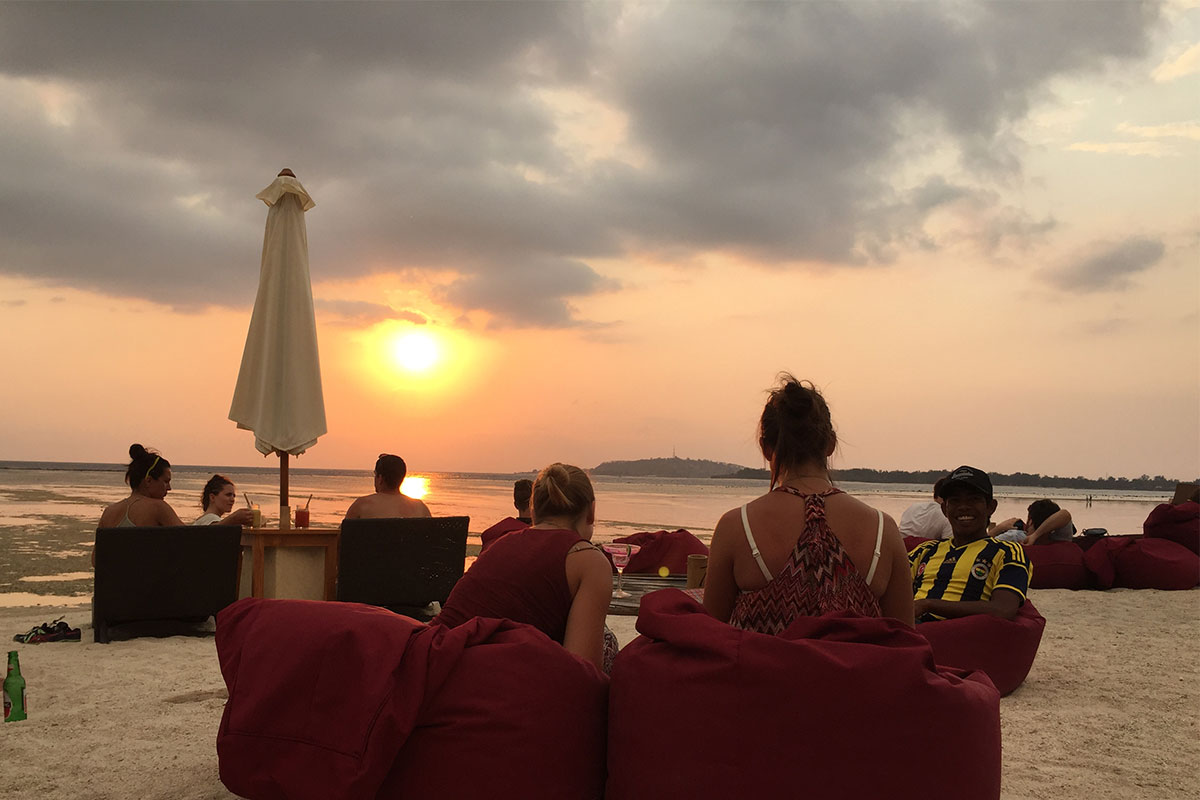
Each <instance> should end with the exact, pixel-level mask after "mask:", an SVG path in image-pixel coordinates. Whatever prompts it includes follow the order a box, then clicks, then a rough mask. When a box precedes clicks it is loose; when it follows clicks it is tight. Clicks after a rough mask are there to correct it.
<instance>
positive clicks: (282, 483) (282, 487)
mask: <svg viewBox="0 0 1200 800" xmlns="http://www.w3.org/2000/svg"><path fill="white" fill-rule="evenodd" d="M290 522H291V520H290V519H288V454H287V453H280V454H279V527H280V528H287V527H290Z"/></svg>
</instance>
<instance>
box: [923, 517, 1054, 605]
mask: <svg viewBox="0 0 1200 800" xmlns="http://www.w3.org/2000/svg"><path fill="white" fill-rule="evenodd" d="M908 562H909V567H910V568H911V570H912V582H913V599H914V600H920V599H922V598H925V597H929V598H932V599H935V600H955V601H961V600H991V599H992V592H994V591H995V590H996V589H1008V590H1010V591H1013V592H1016V593H1017V594H1019V595H1020V596H1021V602H1024V601H1025V595H1026V593H1027V592H1028V591H1029V579H1030V578H1031V577H1032V576H1033V566H1032V565H1031V564H1030V563H1029V558H1028V557H1026V555H1025V547H1024V546H1023V545H1020V544H1017V543H1016V542H998V541H996V540H995V539H992V538H990V537H984V538H983V539H976V540H975V541H973V542H971V543H969V544H965V545H963V546H962V547H955V546H954V540H953V539H941V540H937V539H935V540H932V541H928V542H922V543H921V544H919V545H917V546H916V547H914V548H913V550H912V552H911V553H909V554H908ZM931 616H934V617H937V615H931ZM937 618H938V619H941V617H937Z"/></svg>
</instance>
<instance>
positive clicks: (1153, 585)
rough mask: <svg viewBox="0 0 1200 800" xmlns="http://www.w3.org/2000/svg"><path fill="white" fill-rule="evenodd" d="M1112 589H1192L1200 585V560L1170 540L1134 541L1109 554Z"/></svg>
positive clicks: (1143, 539) (1137, 539) (1139, 539)
mask: <svg viewBox="0 0 1200 800" xmlns="http://www.w3.org/2000/svg"><path fill="white" fill-rule="evenodd" d="M1110 555H1111V558H1112V562H1113V568H1114V570H1115V572H1116V576H1115V580H1114V581H1113V586H1117V587H1121V588H1125V589H1192V588H1195V586H1196V584H1197V583H1200V556H1197V555H1196V554H1195V553H1193V552H1192V551H1191V550H1188V549H1187V548H1186V547H1184V546H1183V545H1181V544H1176V543H1175V542H1172V541H1170V540H1169V539H1154V538H1150V539H1145V538H1135V539H1134V541H1132V542H1130V543H1129V544H1128V546H1126V547H1123V548H1121V549H1119V550H1116V551H1113V552H1112V553H1110Z"/></svg>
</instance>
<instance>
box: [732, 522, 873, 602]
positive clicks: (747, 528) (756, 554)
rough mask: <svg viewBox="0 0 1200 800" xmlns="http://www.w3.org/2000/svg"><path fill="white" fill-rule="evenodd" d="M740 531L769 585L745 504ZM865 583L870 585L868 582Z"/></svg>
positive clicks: (767, 571) (768, 575)
mask: <svg viewBox="0 0 1200 800" xmlns="http://www.w3.org/2000/svg"><path fill="white" fill-rule="evenodd" d="M742 530H744V531H745V532H746V544H748V545H750V555H752V556H754V560H755V561H757V562H758V568H759V569H761V570H762V574H763V577H765V578H766V579H767V582H768V583H770V582H771V581H772V580H774V578H772V577H771V570H769V569H767V563H766V562H765V561H763V557H762V553H760V552H758V543H757V542H755V541H754V534H753V533H751V532H750V518H749V517H747V516H746V505H745V503H743V504H742ZM881 530H882V528H881ZM876 549H878V545H876ZM872 571H874V565H872ZM867 582H868V583H870V580H868V581H867Z"/></svg>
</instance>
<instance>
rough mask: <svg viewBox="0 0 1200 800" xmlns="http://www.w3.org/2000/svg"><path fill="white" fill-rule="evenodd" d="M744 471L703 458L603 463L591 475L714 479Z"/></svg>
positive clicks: (740, 468)
mask: <svg viewBox="0 0 1200 800" xmlns="http://www.w3.org/2000/svg"><path fill="white" fill-rule="evenodd" d="M745 469H746V467H743V466H740V465H738V464H728V463H726V462H724V461H708V460H706V459H703V458H643V459H639V460H637V461H605V462H604V463H603V464H600V465H598V466H595V467H593V468H592V469H591V473H592V474H593V475H610V476H619V477H630V478H714V477H720V476H721V475H724V474H728V473H731V472H737V471H739V470H745Z"/></svg>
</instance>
